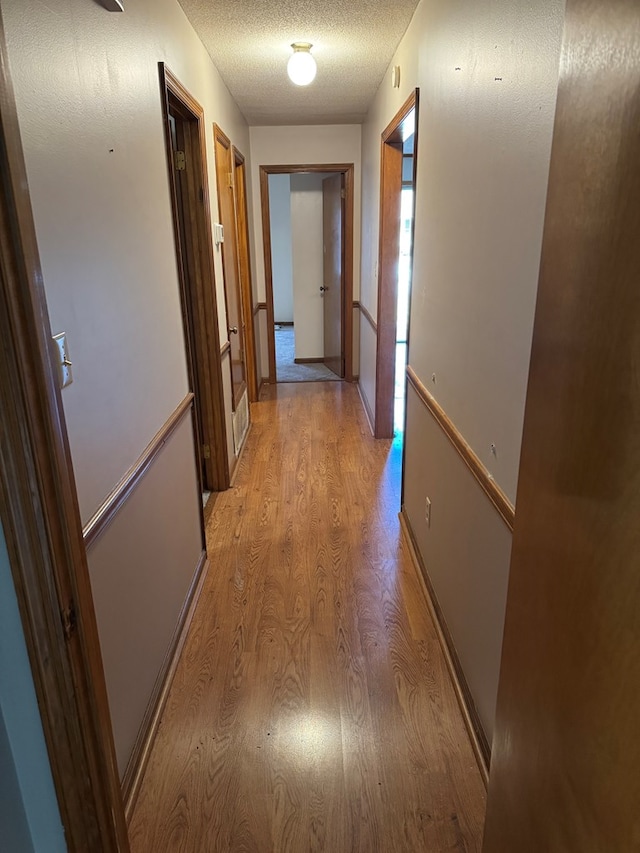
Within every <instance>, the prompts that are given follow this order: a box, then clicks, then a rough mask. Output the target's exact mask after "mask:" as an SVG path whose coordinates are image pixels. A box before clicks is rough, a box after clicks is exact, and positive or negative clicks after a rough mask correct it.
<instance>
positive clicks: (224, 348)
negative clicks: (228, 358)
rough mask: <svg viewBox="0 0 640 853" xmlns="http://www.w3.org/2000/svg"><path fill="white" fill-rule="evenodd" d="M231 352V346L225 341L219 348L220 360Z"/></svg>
mask: <svg viewBox="0 0 640 853" xmlns="http://www.w3.org/2000/svg"><path fill="white" fill-rule="evenodd" d="M230 351H231V344H230V342H229V341H225V342H224V343H223V344H222V346H221V347H220V358H224V356H225V355H226V354H227V353H228V352H230Z"/></svg>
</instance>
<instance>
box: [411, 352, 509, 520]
mask: <svg viewBox="0 0 640 853" xmlns="http://www.w3.org/2000/svg"><path fill="white" fill-rule="evenodd" d="M407 379H408V380H409V383H410V385H411V386H412V387H413V389H414V390H415V392H416V394H417V395H418V397H419V398H420V400H421V401H422V403H424V405H425V406H426V408H427V409H428V410H429V413H430V414H431V416H432V417H433V419H434V420H435V421H436V423H437V424H438V425H439V426H440V427H441V429H442V431H443V432H444V434H445V435H446V436H447V438H448V439H449V441H450V442H451V444H452V445H453V446H454V448H455V449H456V451H457V452H458V453H459V455H460V456H461V458H462V460H463V462H464V463H465V465H466V466H467V468H468V469H469V470H470V471H471V473H472V474H473V476H474V477H475V479H476V480H477V482H478V484H479V486H480V487H481V489H482V490H483V491H484V492H485V494H486V495H487V497H488V498H489V500H490V501H491V503H492V504H493V505H494V507H495V508H496V509H497V511H498V513H499V514H500V517H501V518H502V520H503V521H504V523H505V524H506V525H507V527H508V528H509V530H510V531H511V532H513V525H514V521H515V513H516V511H515V507H514V506H513V504H512V503H511V501H510V500H509V498H508V497H507V496H506V495H505V493H504V492H503V491H502V489H501V488H500V486H499V485H498V484H497V483H496V481H495V480H494V479H493V477H492V476H491V474H490V473H489V472H488V471H487V469H486V468H485V467H484V465H483V464H482V462H481V461H480V459H479V458H478V457H477V456H476V454H475V453H474V451H473V450H472V449H471V447H470V446H469V444H467V442H466V441H465V439H464V437H463V435H462V434H461V433H460V432H459V431H458V429H457V427H456V426H455V424H454V423H453V421H451V420H450V419H449V417H448V416H447V414H446V412H445V411H444V409H442V407H441V406H440V404H439V403H438V402H437V400H436V399H435V397H434V396H433V395H432V394H431V393H430V392H429V391H428V390H427V388H425V386H424V385H423V383H422V381H421V380H420V377H419V376H418V375H417V374H416V372H415V370H414V369H413V368H412V367H411V366H410V365H409V366H408V367H407Z"/></svg>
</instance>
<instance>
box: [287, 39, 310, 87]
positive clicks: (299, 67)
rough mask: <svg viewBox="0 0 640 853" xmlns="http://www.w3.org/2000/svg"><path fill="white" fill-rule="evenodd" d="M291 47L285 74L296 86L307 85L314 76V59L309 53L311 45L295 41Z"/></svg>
mask: <svg viewBox="0 0 640 853" xmlns="http://www.w3.org/2000/svg"><path fill="white" fill-rule="evenodd" d="M291 47H292V48H293V54H292V56H290V57H289V62H288V63H287V74H288V75H289V77H290V79H291V81H292V82H293V83H295V84H296V86H308V85H309V83H311V81H312V80H313V79H314V78H315V76H316V61H315V59H314V58H313V56H311V53H310V51H311V45H310V44H308V43H307V42H295V43H294V44H292V45H291Z"/></svg>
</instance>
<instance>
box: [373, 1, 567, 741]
mask: <svg viewBox="0 0 640 853" xmlns="http://www.w3.org/2000/svg"><path fill="white" fill-rule="evenodd" d="M563 12H564V0H541V2H539V3H529V2H528V0H422V2H421V3H420V4H419V6H418V8H417V10H416V13H415V15H414V18H413V20H412V22H411V24H410V26H409V29H408V30H407V33H406V34H405V36H404V38H403V40H402V42H401V44H400V46H399V48H398V51H397V53H396V55H395V56H394V58H393V60H392V63H391V64H392V65H400V67H401V75H402V77H401V79H402V86H401V88H400V90H394V89H392V87H391V82H390V75H389V73H388V74H387V75H386V76H385V79H384V80H383V83H382V85H381V87H380V89H379V91H378V93H377V95H376V98H375V100H374V102H373V104H372V107H371V109H370V111H369V114H368V117H367V121H366V124H365V125H364V126H363V135H362V175H363V178H362V180H363V221H362V275H361V294H360V299H361V302H362V303H363V304H364V305H366V307H367V308H368V310H369V311H370V312H371V314H372V315H373V316H374V317H375V316H376V309H377V258H378V217H379V173H380V133H381V132H382V130H383V129H384V128H385V126H386V125H387V124H388V123H389V122H390V121H391V119H392V118H393V116H394V115H395V113H396V112H397V111H398V109H399V108H400V106H401V105H402V103H403V102H404V101H405V100H406V98H407V97H408V95H409V94H410V92H411V90H412V89H413V88H414V87H415V86H419V87H420V117H419V135H418V153H417V186H416V217H415V229H416V231H415V234H416V239H415V251H414V267H413V293H412V303H411V341H410V351H409V362H410V364H411V365H412V367H413V368H414V370H415V371H416V372H417V374H418V375H419V377H420V378H421V379H422V381H423V382H424V384H425V385H427V386H428V387H429V389H430V390H431V391H432V393H433V394H434V395H435V396H436V398H437V400H438V402H439V403H440V405H441V406H442V407H443V408H444V410H445V411H446V413H447V415H448V416H449V417H450V418H451V420H452V421H453V423H454V424H455V425H456V427H457V428H458V430H459V431H460V432H461V433H462V434H463V436H464V437H465V439H466V440H467V441H468V442H469V444H470V445H471V446H472V448H473V450H474V451H475V452H476V453H477V455H478V456H479V457H480V459H481V460H482V461H483V463H484V464H485V465H486V466H487V468H488V469H489V470H490V471H491V473H492V475H493V476H494V477H495V479H496V481H497V482H498V484H499V485H500V486H501V487H502V489H503V490H504V491H505V492H506V494H507V495H508V496H509V497H510V498H511V499H512V500H514V498H515V491H516V481H517V474H518V463H519V454H520V442H521V435H522V422H523V411H524V399H525V391H526V384H527V374H528V364H529V354H530V347H531V333H532V326H533V311H534V305H535V298H536V288H537V278H538V267H539V257H540V248H541V238H542V223H543V216H544V204H545V196H546V186H547V178H548V169H549V155H550V145H551V133H552V127H553V118H554V109H555V99H556V89H557V79H558V61H559V50H560V41H561V34H562V23H563ZM432 374H435V375H436V381H435V383H434V382H432V379H431V377H432ZM360 382H361V387H362V390H363V393H364V394H365V395H366V397H367V399H368V401H369V404H370V406H371V408H372V409H373V408H374V402H375V335H374V334H373V332H372V331H371V329H370V327H369V325H368V324H367V323H366V322H365V321H363V322H362V325H361V344H360ZM421 423H422V420H421V416H420V415H419V414H418V410H417V409H416V406H414V405H413V404H412V405H411V406H410V407H409V414H408V424H407V437H406V442H407V459H411V460H414V461H416V462H417V460H418V459H426V458H427V457H429V458H433V454H434V453H436V450H435V446H434V439H432V438H430V433H428V432H427V430H426V429H425V428H424V425H422V426H420V424H421ZM492 443H493V444H495V445H496V448H497V454H496V455H495V456H494V455H492V453H491V451H490V445H491V444H492ZM447 464H448V465H449V466H450V467H451V468H452V470H451V471H450V472H449V471H447V469H446V466H445V468H443V465H445V463H444V461H443V459H442V457H441V458H440V460H439V469H438V473H437V474H436V473H434V472H433V471H431V469H426V468H424V466H418V465H417V464H413V465H407V468H406V470H407V483H406V506H407V511H408V513H409V516H410V518H411V520H412V523H413V526H414V529H415V531H416V535H417V536H418V539H419V543H420V546H421V550H422V553H423V556H424V558H425V561H426V564H427V568H428V569H429V571H430V573H431V575H432V579H433V580H434V584H435V587H436V592H437V593H438V595H439V597H441V599H442V601H441V603H442V604H443V607H444V612H445V617H446V619H447V621H448V623H449V625H450V627H451V628H452V632H453V637H454V641H455V642H456V645H457V648H458V653H459V655H460V658H461V660H462V663H463V667H464V668H465V672H466V675H467V678H468V680H469V682H470V684H471V685H472V690H473V693H474V697H475V699H476V703H477V705H478V707H479V708H480V712H481V716H482V720H483V723H484V725H485V728H486V730H487V732H488V733H489V735H490V734H491V730H492V726H493V714H494V706H495V692H496V686H497V678H498V667H499V649H500V642H501V635H502V625H503V620H504V601H505V593H506V585H507V576H508V549H506V548H505V547H504V543H503V542H501V544H500V545H498V539H497V538H496V537H499V534H498V532H497V530H496V529H493V528H492V527H491V526H486V525H485V526H482V527H478V525H477V523H476V522H475V520H474V518H472V513H473V514H477V513H478V512H479V509H478V506H479V504H478V502H479V501H485V500H486V498H485V497H484V495H483V493H481V492H479V491H478V494H476V495H475V497H474V499H473V501H472V500H471V499H469V500H467V501H465V502H464V503H463V504H462V505H461V506H460V507H458V511H457V513H453V512H452V511H451V510H452V509H453V506H452V505H451V503H452V502H455V500H456V497H455V495H453V494H452V493H451V492H450V490H449V491H447V490H443V491H442V496H441V497H439V498H438V501H437V502H435V501H434V502H433V504H432V522H431V529H430V530H429V529H427V528H426V525H425V523H424V512H423V507H424V499H425V496H426V495H427V494H429V493H430V491H431V490H432V489H435V488H436V485H435V484H436V481H437V482H438V483H440V482H446V480H447V478H448V477H451V478H452V477H454V476H456V477H457V472H455V475H454V472H453V466H456V465H461V464H462V463H461V462H459V460H458V459H457V458H456V457H455V454H454V455H453V456H451V457H450V459H449V462H448V463H447ZM464 470H466V469H463V471H462V473H464ZM469 476H470V475H469ZM442 504H444V505H442ZM475 504H478V506H475ZM447 518H455V524H451V525H450V526H448V527H447V526H446V523H445V522H444V519H447ZM441 524H444V527H442V528H440V526H439V525H441ZM445 533H446V535H445ZM443 537H444V538H443ZM499 538H500V539H501V537H499ZM461 539H462V541H464V542H466V548H465V549H464V553H463V554H462V555H461V554H460V548H459V545H460V541H461ZM436 543H437V545H436ZM454 555H457V556H456V558H455V559H454ZM471 578H473V582H472V583H471V581H470V579H471ZM470 583H471V585H470ZM472 588H475V589H478V588H482V589H483V590H484V592H483V596H482V601H481V603H480V600H479V599H477V603H476V605H475V606H476V607H477V608H478V611H477V612H476V613H475V615H474V618H473V619H472V620H471V622H467V621H465V618H464V616H463V611H464V609H465V608H468V606H469V604H470V602H469V600H468V597H467V596H468V590H470V589H472ZM468 625H470V626H471V627H470V628H468V627H466V626H468ZM463 626H465V627H463Z"/></svg>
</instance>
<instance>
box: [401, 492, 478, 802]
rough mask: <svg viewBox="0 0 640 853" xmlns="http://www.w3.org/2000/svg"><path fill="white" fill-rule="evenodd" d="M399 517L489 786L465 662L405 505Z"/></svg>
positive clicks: (454, 687) (463, 715) (476, 714)
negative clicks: (437, 594)
mask: <svg viewBox="0 0 640 853" xmlns="http://www.w3.org/2000/svg"><path fill="white" fill-rule="evenodd" d="M399 518H400V528H401V530H402V533H403V534H404V539H405V542H406V543H407V548H408V551H409V556H410V557H411V560H412V561H413V565H414V566H415V569H416V574H417V575H418V578H419V579H420V582H421V586H422V591H423V593H424V596H425V598H426V601H427V609H428V610H429V614H430V615H431V618H432V619H433V624H434V625H435V628H436V633H437V635H438V640H439V641H440V647H441V648H442V654H443V655H444V659H445V663H446V664H447V669H448V670H449V675H450V676H451V682H452V684H453V689H454V691H455V694H456V699H457V700H458V705H459V706H460V711H461V712H462V718H463V720H464V724H465V726H466V728H467V732H468V734H469V739H470V740H471V746H472V748H473V752H474V754H475V757H476V761H477V762H478V768H479V770H480V775H481V776H482V781H483V782H484V786H485V788H486V787H487V786H488V784H489V764H490V762H491V747H490V745H489V741H488V740H487V736H486V734H485V732H484V729H483V728H482V723H481V722H480V717H479V715H478V711H477V709H476V706H475V702H474V701H473V696H472V695H471V690H470V689H469V685H468V684H467V679H466V678H465V675H464V670H463V669H462V664H461V663H460V659H459V658H458V653H457V652H456V647H455V644H454V642H453V637H452V636H451V633H450V631H449V628H448V627H447V622H446V620H445V618H444V614H443V612H442V609H441V607H440V604H439V603H438V597H437V596H436V594H435V590H434V588H433V585H432V583H431V579H430V578H429V572H428V571H427V567H426V566H425V563H424V560H423V559H422V555H421V554H420V549H419V548H418V544H417V542H416V538H415V536H414V533H413V529H412V527H411V522H410V521H409V518H408V516H407V513H406V511H405V508H404V507H402V510H401V511H400V513H399Z"/></svg>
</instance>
